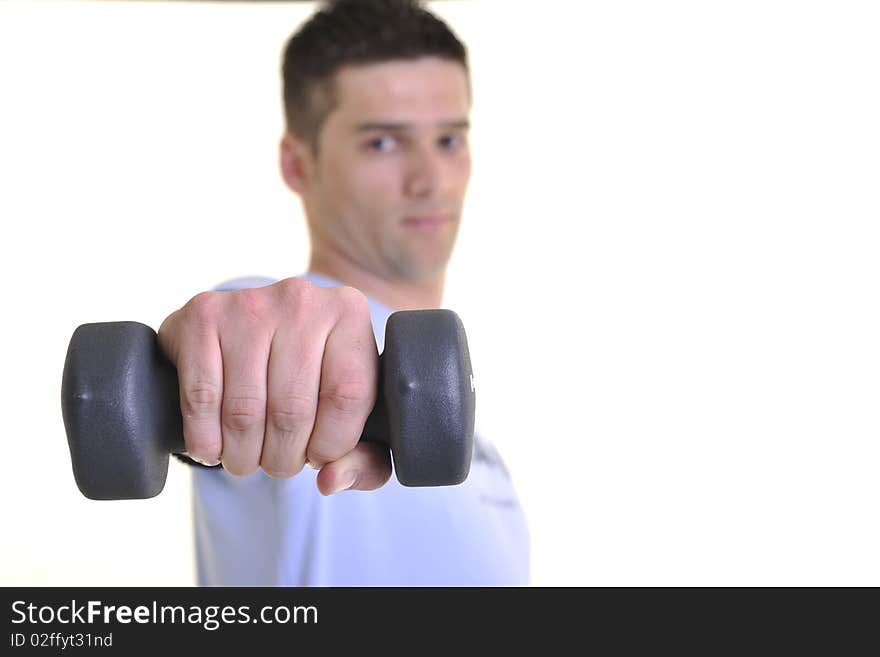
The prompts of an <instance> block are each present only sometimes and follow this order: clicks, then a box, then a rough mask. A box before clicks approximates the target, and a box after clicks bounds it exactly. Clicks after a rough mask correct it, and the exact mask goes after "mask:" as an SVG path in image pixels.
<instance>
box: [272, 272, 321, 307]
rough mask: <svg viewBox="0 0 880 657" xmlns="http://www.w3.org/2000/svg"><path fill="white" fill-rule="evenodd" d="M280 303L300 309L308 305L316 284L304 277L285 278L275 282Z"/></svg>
mask: <svg viewBox="0 0 880 657" xmlns="http://www.w3.org/2000/svg"><path fill="white" fill-rule="evenodd" d="M276 286H277V290H278V293H279V295H280V297H281V303H282V304H283V305H284V306H285V308H289V309H291V310H300V309H302V308H303V307H308V305H309V304H310V303H312V300H313V298H314V292H315V290H316V289H317V286H316V285H314V284H313V283H312V282H311V281H308V280H306V279H305V278H298V277H294V278H285V279H284V280H283V281H279V282H278V283H276Z"/></svg>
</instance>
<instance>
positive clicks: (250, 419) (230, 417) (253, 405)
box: [223, 391, 266, 432]
mask: <svg viewBox="0 0 880 657" xmlns="http://www.w3.org/2000/svg"><path fill="white" fill-rule="evenodd" d="M265 416H266V399H265V397H263V396H262V395H260V394H259V393H257V392H254V391H250V392H248V391H240V392H236V393H233V394H229V395H227V396H225V397H224V398H223V426H225V427H226V428H227V429H232V430H233V431H240V432H247V431H250V430H251V429H255V428H257V427H259V426H260V425H262V424H263V423H264V422H265Z"/></svg>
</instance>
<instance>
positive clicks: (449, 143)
mask: <svg viewBox="0 0 880 657" xmlns="http://www.w3.org/2000/svg"><path fill="white" fill-rule="evenodd" d="M462 144H464V139H463V138H462V136H461V135H444V136H443V137H441V138H440V146H441V148H444V149H446V150H451V149H453V148H458V147H459V146H461V145H462Z"/></svg>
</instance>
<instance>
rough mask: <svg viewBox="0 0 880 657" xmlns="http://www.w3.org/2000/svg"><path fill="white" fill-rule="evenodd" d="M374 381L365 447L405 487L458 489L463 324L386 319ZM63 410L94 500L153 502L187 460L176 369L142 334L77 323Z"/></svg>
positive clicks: (466, 422) (75, 458)
mask: <svg viewBox="0 0 880 657" xmlns="http://www.w3.org/2000/svg"><path fill="white" fill-rule="evenodd" d="M378 380H379V385H378V390H377V395H376V404H375V406H374V407H373V410H372V411H371V413H370V415H369V418H368V419H367V422H366V424H365V426H364V430H363V432H362V434H361V436H360V440H365V441H370V442H376V443H382V444H384V445H387V446H388V447H389V448H390V449H391V454H392V458H393V462H394V471H395V474H396V476H397V479H398V481H399V482H400V483H401V484H403V485H404V486H451V485H455V484H459V483H461V482H463V481H464V480H465V479H466V478H467V476H468V473H469V471H470V464H471V456H472V453H473V435H474V411H475V393H474V385H473V375H472V371H471V362H470V354H469V352H468V346H467V338H466V336H465V332H464V327H463V326H462V323H461V320H460V319H459V317H458V315H456V314H455V313H454V312H453V311H451V310H445V309H437V310H404V311H398V312H395V313H392V314H391V316H390V317H389V318H388V322H387V324H386V328H385V348H384V350H383V352H382V354H381V355H380V356H379V379H378ZM61 411H62V416H63V418H64V427H65V430H66V432H67V442H68V446H69V447H70V457H71V461H72V465H73V474H74V478H75V480H76V484H77V487H78V488H79V490H80V491H81V492H82V494H83V495H85V496H86V497H88V498H90V499H93V500H120V499H143V498H149V497H154V496H156V495H158V494H159V493H160V492H162V489H163V488H164V487H165V480H166V478H167V476H168V463H169V460H170V455H171V454H172V453H175V454H183V453H184V452H185V445H184V440H183V421H182V418H181V413H180V394H179V387H178V378H177V371H176V370H175V368H174V366H173V365H172V364H171V362H170V361H169V360H168V359H167V358H166V357H165V355H164V353H163V352H162V351H161V349H160V347H159V342H158V336H157V335H156V332H155V331H154V330H153V329H152V328H150V327H149V326H147V325H145V324H141V323H138V322H103V323H93V324H82V325H81V326H79V327H78V328H77V329H76V330H75V331H74V333H73V336H72V337H71V339H70V344H69V346H68V349H67V357H66V359H65V361H64V374H63V377H62V382H61Z"/></svg>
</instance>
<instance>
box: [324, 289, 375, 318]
mask: <svg viewBox="0 0 880 657" xmlns="http://www.w3.org/2000/svg"><path fill="white" fill-rule="evenodd" d="M333 289H335V290H336V294H337V295H338V297H339V299H340V300H341V301H342V305H343V307H344V308H345V310H346V311H347V312H352V313H357V314H361V315H363V314H366V315H368V316H369V314H370V303H369V301H367V297H366V295H365V294H364V293H363V292H361V291H360V290H358V289H357V288H355V287H351V286H348V285H340V286H338V287H336V288H333Z"/></svg>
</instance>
